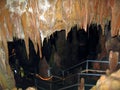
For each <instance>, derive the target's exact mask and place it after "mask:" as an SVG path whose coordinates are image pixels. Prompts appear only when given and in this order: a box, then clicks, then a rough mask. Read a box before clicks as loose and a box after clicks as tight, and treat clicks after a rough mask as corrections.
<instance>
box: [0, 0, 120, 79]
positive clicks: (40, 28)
mask: <svg viewBox="0 0 120 90" xmlns="http://www.w3.org/2000/svg"><path fill="white" fill-rule="evenodd" d="M119 6H120V0H0V42H1V43H0V45H1V46H2V47H1V48H0V49H1V50H2V49H3V47H4V53H5V56H6V58H4V61H3V62H2V59H1V60H0V62H1V63H5V62H8V45H7V41H13V40H14V38H16V39H24V41H25V47H26V52H27V56H28V58H29V54H30V53H29V39H30V40H31V41H32V43H33V45H34V48H35V51H36V53H37V52H38V51H39V52H40V53H39V54H40V55H39V56H40V57H42V51H41V47H42V44H43V40H44V38H45V37H48V38H49V36H50V35H51V34H52V33H53V32H55V31H59V30H62V29H65V35H66V37H67V35H68V33H69V31H70V28H71V27H72V26H74V25H76V24H77V26H78V28H79V27H81V28H83V29H84V30H85V31H86V30H87V25H90V24H91V23H97V24H100V25H101V26H102V30H103V31H102V34H103V35H104V25H105V24H106V22H107V21H109V20H111V32H110V33H111V37H114V36H117V35H120V29H119V28H120V22H119V21H120V12H119ZM6 65H7V64H6ZM6 71H7V70H6ZM7 72H9V70H8V71H7ZM11 73H12V72H11ZM0 79H1V78H0ZM2 80H3V79H2Z"/></svg>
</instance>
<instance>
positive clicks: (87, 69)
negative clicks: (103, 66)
mask: <svg viewBox="0 0 120 90" xmlns="http://www.w3.org/2000/svg"><path fill="white" fill-rule="evenodd" d="M86 70H88V60H87V61H86Z"/></svg>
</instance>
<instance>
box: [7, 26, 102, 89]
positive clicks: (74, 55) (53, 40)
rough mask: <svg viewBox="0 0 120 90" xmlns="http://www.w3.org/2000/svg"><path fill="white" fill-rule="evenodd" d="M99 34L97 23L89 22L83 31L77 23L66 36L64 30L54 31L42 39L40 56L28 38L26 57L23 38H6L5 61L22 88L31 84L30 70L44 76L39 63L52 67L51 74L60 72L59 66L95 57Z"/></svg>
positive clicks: (98, 47)
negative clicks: (86, 28)
mask: <svg viewBox="0 0 120 90" xmlns="http://www.w3.org/2000/svg"><path fill="white" fill-rule="evenodd" d="M100 35H101V28H100V26H98V25H97V24H91V25H90V26H89V27H88V30H87V32H85V31H84V29H79V30H78V29H77V26H74V27H72V28H71V31H70V32H69V33H68V36H67V37H65V30H61V31H56V32H55V33H53V34H52V35H51V36H50V38H45V39H44V42H43V47H42V54H43V58H39V52H38V53H36V52H35V49H34V45H33V43H32V41H31V40H29V59H28V57H27V53H26V49H25V42H24V40H16V39H14V42H8V48H9V57H10V58H9V63H10V66H11V68H12V70H13V72H14V77H15V81H16V86H17V87H22V88H26V87H28V86H34V84H35V83H34V78H35V77H34V75H31V73H39V74H41V75H42V74H43V76H44V74H45V73H46V71H45V72H44V70H42V72H41V70H40V67H43V66H45V65H46V67H47V68H49V67H50V68H52V70H51V73H52V74H53V75H57V76H61V72H62V70H65V69H67V68H70V67H72V66H74V65H76V64H78V63H81V62H83V61H85V60H87V59H97V55H98V53H100V51H101V50H100V43H99V38H100ZM46 62H47V63H46ZM42 64H43V65H42ZM47 64H48V66H47ZM81 67H84V66H81ZM45 70H46V69H45ZM23 82H24V86H23Z"/></svg>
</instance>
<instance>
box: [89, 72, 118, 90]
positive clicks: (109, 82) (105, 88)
mask: <svg viewBox="0 0 120 90" xmlns="http://www.w3.org/2000/svg"><path fill="white" fill-rule="evenodd" d="M119 74H120V70H118V71H117V72H114V73H112V74H111V75H109V76H107V75H103V76H101V77H100V79H99V80H98V81H97V83H96V86H94V87H93V88H92V89H90V90H120V76H119Z"/></svg>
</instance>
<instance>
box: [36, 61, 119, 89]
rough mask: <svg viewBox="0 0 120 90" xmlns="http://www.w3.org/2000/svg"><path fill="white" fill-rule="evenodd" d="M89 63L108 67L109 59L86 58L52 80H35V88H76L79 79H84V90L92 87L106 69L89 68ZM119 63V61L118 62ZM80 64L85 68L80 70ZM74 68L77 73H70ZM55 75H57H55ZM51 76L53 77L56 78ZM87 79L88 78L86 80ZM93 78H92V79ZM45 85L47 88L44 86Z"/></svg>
mask: <svg viewBox="0 0 120 90" xmlns="http://www.w3.org/2000/svg"><path fill="white" fill-rule="evenodd" d="M91 63H99V64H101V63H103V64H106V65H108V67H109V61H101V60H86V61H84V62H82V63H79V64H77V65H74V66H72V67H70V68H68V69H66V70H64V71H62V75H63V76H62V77H59V78H57V80H56V79H54V81H50V82H46V81H43V80H37V81H36V82H37V85H36V86H37V88H38V90H68V89H69V90H78V87H79V85H80V79H81V78H84V79H85V87H86V89H85V90H89V89H88V87H89V88H90V87H92V86H93V85H95V83H96V81H97V80H98V79H99V77H100V76H101V75H103V74H105V72H106V69H108V68H105V69H104V70H95V69H93V68H90V67H91V66H90V65H91ZM118 64H120V62H118ZM82 65H85V68H84V69H82V70H79V69H80V67H81V66H82ZM75 69H78V70H79V72H77V73H75V74H74V73H70V71H74V70H75ZM66 73H69V75H65V74H66ZM56 77H57V76H56ZM56 77H54V76H53V78H56ZM88 79H89V80H88ZM92 79H93V80H92ZM41 83H43V84H46V85H45V87H44V88H43V86H41ZM46 86H47V88H46Z"/></svg>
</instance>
